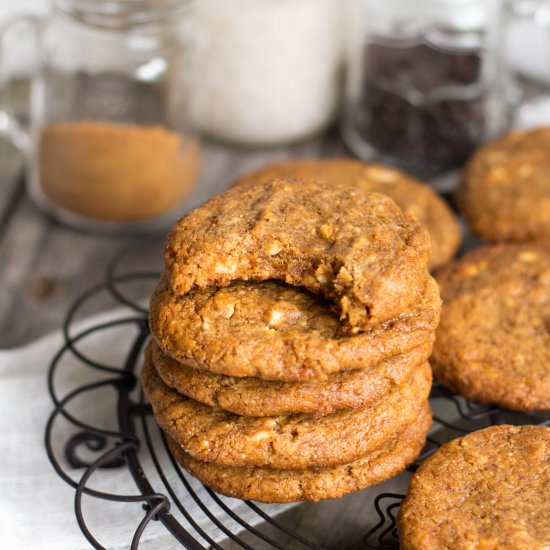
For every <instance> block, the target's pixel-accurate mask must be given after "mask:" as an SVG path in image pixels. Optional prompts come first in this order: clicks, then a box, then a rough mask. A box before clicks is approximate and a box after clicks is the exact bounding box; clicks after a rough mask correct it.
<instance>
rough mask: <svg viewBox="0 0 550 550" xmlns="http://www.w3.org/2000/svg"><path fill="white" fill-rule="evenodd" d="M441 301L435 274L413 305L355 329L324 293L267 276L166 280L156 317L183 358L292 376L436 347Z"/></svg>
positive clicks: (159, 337) (224, 369) (314, 375)
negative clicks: (202, 285) (174, 285)
mask: <svg viewBox="0 0 550 550" xmlns="http://www.w3.org/2000/svg"><path fill="white" fill-rule="evenodd" d="M440 308H441V301H440V298H439V289H438V287H437V284H436V283H435V281H434V280H433V279H432V278H431V277H429V278H428V282H427V286H426V289H425V293H424V295H423V297H422V298H421V300H419V302H418V303H417V304H415V305H414V306H413V307H412V308H411V309H409V310H408V311H406V312H404V313H402V314H401V315H400V316H399V317H397V318H396V319H394V320H391V321H387V322H385V323H383V324H381V325H378V326H376V327H372V328H371V329H369V330H368V331H366V332H362V333H359V334H353V335H350V334H348V333H347V332H345V331H344V330H343V328H342V324H341V323H340V321H339V320H338V316H337V315H335V314H334V313H332V311H331V309H330V307H329V305H328V304H327V302H325V301H324V300H322V299H320V298H319V297H317V296H315V295H313V294H311V293H309V292H305V291H303V289H300V288H297V287H293V286H289V285H285V284H284V283H277V282H274V281H266V282H261V283H253V282H236V283H233V284H231V285H230V286H228V287H224V288H216V287H209V288H206V289H204V290H199V289H194V290H192V291H191V292H189V293H188V294H186V295H185V296H180V297H177V296H175V295H174V294H173V293H172V292H171V290H170V288H169V286H168V284H167V283H166V281H165V280H161V282H160V283H159V285H158V287H157V288H156V290H155V292H154V293H153V296H152V298H151V307H150V314H149V323H150V326H151V332H152V334H153V336H154V338H155V340H156V341H157V343H158V344H159V346H160V347H161V348H162V349H163V350H164V351H165V352H166V353H168V354H169V355H171V356H172V357H174V358H175V359H177V360H178V361H179V362H182V363H185V364H187V365H188V366H190V367H194V368H199V369H207V370H210V371H211V372H215V373H218V374H224V375H226V376H237V377H243V376H248V377H250V376H259V377H261V378H263V379H265V380H282V381H287V382H292V381H304V380H311V379H320V378H322V377H326V376H327V375H329V374H331V373H334V372H338V371H341V370H346V369H360V368H361V369H364V368H373V367H374V366H375V365H377V364H378V363H380V362H381V361H383V360H385V359H387V358H389V357H392V356H394V355H400V354H403V353H407V352H409V351H411V350H412V349H414V348H417V347H418V346H425V345H431V343H432V342H433V338H434V331H435V329H436V327H437V324H438V323H439V312H440Z"/></svg>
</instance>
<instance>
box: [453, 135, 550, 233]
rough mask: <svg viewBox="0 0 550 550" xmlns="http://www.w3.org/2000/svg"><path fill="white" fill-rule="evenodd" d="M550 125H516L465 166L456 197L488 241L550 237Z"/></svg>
mask: <svg viewBox="0 0 550 550" xmlns="http://www.w3.org/2000/svg"><path fill="white" fill-rule="evenodd" d="M549 150H550V128H539V129H536V130H529V131H514V132H511V133H510V134H508V135H507V136H505V137H503V138H502V139H499V140H497V141H494V142H492V143H489V144H488V145H485V146H484V147H481V148H480V149H479V150H478V151H477V152H476V153H475V154H474V156H473V157H472V159H471V160H470V162H469V163H468V165H467V167H466V170H465V172H464V177H463V180H462V184H461V187H460V189H459V192H458V197H457V198H458V202H459V205H460V207H461V209H462V210H463V212H464V216H465V217H466V219H467V221H468V223H469V224H470V226H471V228H472V230H473V231H474V232H475V233H476V234H478V235H479V236H480V237H482V238H483V239H486V240H488V241H515V242H522V241H531V240H547V239H549V238H550V155H549V154H548V151H549Z"/></svg>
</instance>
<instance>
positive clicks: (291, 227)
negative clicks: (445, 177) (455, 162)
mask: <svg viewBox="0 0 550 550" xmlns="http://www.w3.org/2000/svg"><path fill="white" fill-rule="evenodd" d="M429 240H430V239H429V235H428V232H427V231H426V230H425V229H424V228H423V227H421V226H420V224H419V223H418V222H417V220H416V219H415V218H414V217H413V216H410V215H407V214H403V212H402V211H401V209H400V208H399V207H398V206H397V205H396V204H395V203H394V202H393V201H392V200H391V199H390V198H388V197H387V196H385V195H382V194H380V193H368V192H366V191H363V190H361V189H356V188H350V187H349V186H339V185H331V184H325V183H319V182H314V181H301V182H300V184H299V185H295V184H294V183H292V182H291V181H287V180H284V179H280V180H275V181H269V182H264V183H261V184H256V185H246V186H237V187H233V188H232V189H230V190H228V191H226V192H225V193H222V194H221V195H218V196H217V197H214V198H213V199H211V200H210V201H208V202H207V203H206V204H204V205H203V206H201V207H200V208H198V209H196V210H194V211H193V212H191V213H190V214H188V215H187V216H185V217H184V218H183V219H181V220H180V221H179V222H178V223H177V224H176V225H175V226H174V227H173V228H172V229H171V231H170V232H169V233H168V236H167V240H166V247H165V260H166V273H167V278H168V281H169V283H170V286H171V288H172V290H173V291H174V292H175V293H176V294H177V295H184V294H186V293H188V292H189V291H190V290H192V289H193V288H195V287H198V288H206V287H209V286H212V285H214V286H227V285H229V284H230V283H231V282H233V281H236V280H241V281H246V280H256V281H261V280H267V279H277V280H280V281H284V282H286V283H288V284H291V285H296V286H302V287H305V288H307V289H308V290H310V291H311V292H313V293H316V294H320V295H323V296H324V297H325V298H326V299H328V300H330V301H331V302H332V303H334V304H335V305H336V307H337V310H338V313H339V315H340V317H341V319H342V320H343V321H344V322H345V323H346V324H347V325H348V326H349V327H350V330H351V331H352V332H357V331H360V330H365V329H366V328H368V327H372V326H374V325H376V324H379V323H381V322H383V321H387V320H389V319H392V318H394V317H395V316H397V315H399V314H400V313H402V312H403V311H405V310H406V309H407V308H408V307H409V306H410V305H411V304H412V303H414V302H415V301H416V300H417V299H418V298H419V296H420V295H421V294H422V291H423V289H424V286H425V282H426V266H427V263H428V260H429V257H430V254H431V247H430V242H429Z"/></svg>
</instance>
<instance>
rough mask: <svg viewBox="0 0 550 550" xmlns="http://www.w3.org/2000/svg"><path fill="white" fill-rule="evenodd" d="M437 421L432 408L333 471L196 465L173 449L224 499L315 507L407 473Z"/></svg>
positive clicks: (197, 462)
mask: <svg viewBox="0 0 550 550" xmlns="http://www.w3.org/2000/svg"><path fill="white" fill-rule="evenodd" d="M431 419H432V417H431V411H430V408H429V406H428V405H425V407H424V409H423V410H422V412H421V413H420V416H419V417H418V419H417V420H416V421H415V422H414V424H412V425H411V426H410V427H408V428H407V429H405V430H404V431H403V432H402V433H401V434H400V435H399V437H397V438H394V439H393V440H392V441H391V442H388V443H387V444H385V445H383V446H382V447H381V448H380V449H377V450H375V451H372V452H371V453H369V454H368V455H366V456H364V457H363V458H360V459H359V460H356V461H354V462H351V463H349V464H344V465H342V466H333V467H330V468H319V469H306V470H272V469H269V468H231V467H224V466H218V465H217V464H214V463H207V462H201V461H200V460H195V459H194V458H192V457H191V456H190V455H188V454H187V453H185V452H184V451H183V450H182V449H181V447H180V446H179V445H178V444H177V443H175V442H174V441H173V440H169V446H170V450H171V451H172V454H173V455H174V457H175V459H176V460H177V461H178V462H179V463H180V464H181V465H182V466H183V467H184V468H185V469H186V470H187V471H188V472H189V473H190V474H192V475H193V476H195V477H196V478H198V479H199V480H200V481H202V482H203V483H204V484H205V485H208V486H209V487H210V488H211V489H214V490H215V491H217V492H219V493H222V494H224V495H227V496H231V497H235V498H241V499H250V500H257V501H260V502H296V501H313V502H315V501H319V500H324V499H328V498H338V497H341V496H343V495H345V494H347V493H351V492H354V491H359V490H361V489H365V488H366V487H371V486H372V485H376V484H378V483H382V482H383V481H385V480H386V479H389V478H390V477H393V476H395V475H397V474H399V473H401V472H402V471H403V470H404V469H405V468H406V467H407V466H408V465H409V464H411V463H412V462H413V461H414V460H415V459H416V458H417V456H418V455H419V454H420V451H421V450H422V447H423V446H424V444H425V442H426V434H427V432H428V430H429V429H430V426H431Z"/></svg>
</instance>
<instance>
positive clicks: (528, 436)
mask: <svg viewBox="0 0 550 550" xmlns="http://www.w3.org/2000/svg"><path fill="white" fill-rule="evenodd" d="M398 528H399V539H400V543H401V548H403V549H404V550H431V549H433V550H436V549H437V550H439V549H440V548H452V549H453V550H470V549H474V548H476V549H484V550H547V549H548V548H550V428H548V427H545V426H493V427H491V428H487V429H485V430H479V431H477V432H472V433H471V434H468V435H466V436H464V437H461V438H459V439H455V440H454V441H451V442H449V443H447V444H445V445H443V447H441V448H440V449H439V450H438V451H437V452H436V453H435V454H433V455H432V456H431V457H430V458H428V459H427V460H426V461H424V463H423V464H422V465H421V466H420V468H419V469H418V470H417V472H416V473H415V474H414V475H413V477H412V478H411V481H410V485H409V491H408V494H407V497H406V498H405V500H404V501H403V503H402V505H401V510H400V512H399V516H398Z"/></svg>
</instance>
